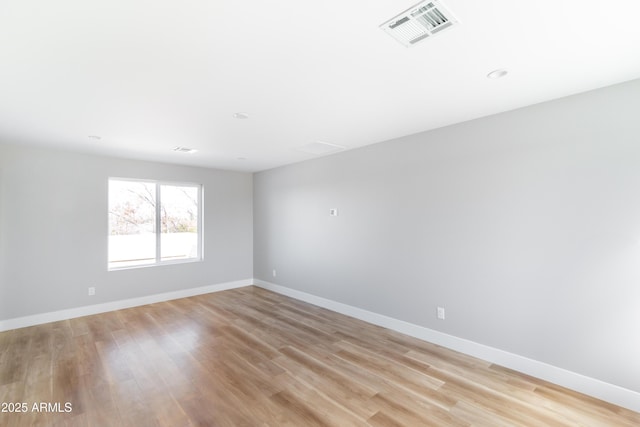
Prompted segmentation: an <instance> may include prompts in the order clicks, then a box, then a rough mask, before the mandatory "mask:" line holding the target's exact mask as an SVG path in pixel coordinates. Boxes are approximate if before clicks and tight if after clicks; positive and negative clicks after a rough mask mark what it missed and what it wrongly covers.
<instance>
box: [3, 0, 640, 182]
mask: <svg viewBox="0 0 640 427" xmlns="http://www.w3.org/2000/svg"><path fill="white" fill-rule="evenodd" d="M415 3H417V0H366V1H365V0H353V1H349V2H345V1H337V0H325V1H323V2H300V1H299V0H298V1H294V0H271V1H269V2H264V1H257V0H249V1H245V2H239V1H233V0H188V1H177V0H57V1H50V0H2V1H1V2H0V142H6V143H18V144H29V145H39V146H49V147H57V148H63V149H70V150H75V151H82V152H91V153H98V154H105V155H114V156H119V157H126V158H136V159H147V160H154V161H163V162H170V163H178V164H189V165H196V166H205V167H213V168H221V169H229V170H238V171H247V172H254V171H259V170H265V169H269V168H273V167H277V166H280V165H284V164H288V163H294V162H298V161H302V160H306V159H310V158H313V157H316V155H313V154H309V153H305V152H302V151H299V150H298V149H299V148H300V147H303V146H305V145H307V144H314V143H316V142H318V141H322V142H327V143H331V144H336V145H340V146H343V147H345V149H353V148H356V147H360V146H364V145H368V144H373V143H376V142H381V141H385V140H389V139H392V138H396V137H400V136H404V135H408V134H413V133H417V132H421V131H425V130H429V129H433V128H437V127H442V126H446V125H449V124H453V123H458V122H462V121H466V120H470V119H474V118H477V117H482V116H486V115H490V114H495V113H498V112H502V111H507V110H511V109H514V108H518V107H522V106H526V105H530V104H534V103H538V102H542V101H546V100H549V99H554V98H559V97H563V96H566V95H570V94H574V93H578V92H583V91H586V90H590V89H594V88H598V87H602V86H607V85H611V84H614V83H618V82H622V81H627V80H631V79H635V78H639V77H640V25H638V23H637V19H638V16H640V2H638V1H636V0H627V1H623V0H610V1H608V2H601V1H591V0H587V1H585V0H556V1H550V0H542V1H537V2H520V1H512V0H485V1H482V2H479V1H476V0H443V1H442V3H443V4H444V5H445V7H447V8H448V9H449V10H450V11H451V12H452V13H453V15H454V16H455V17H456V18H457V20H458V21H459V22H460V24H459V25H457V26H455V27H453V28H451V29H448V30H447V31H444V32H442V33H441V34H439V35H438V36H437V37H432V38H427V39H426V40H425V41H424V42H421V43H419V44H416V45H415V46H413V47H411V48H406V47H404V46H403V45H401V44H400V43H399V42H397V41H396V40H394V39H393V38H391V37H390V36H389V35H388V34H386V33H385V32H383V31H382V30H381V29H380V28H379V25H380V24H382V23H383V22H385V21H387V20H389V19H391V18H392V17H394V16H395V15H397V14H399V13H400V12H403V11H404V10H406V9H408V8H409V7H411V6H413V5H414V4H415ZM499 68H504V69H507V70H508V71H509V74H508V75H507V76H506V77H504V78H501V79H488V78H487V77H486V76H487V74H488V73H489V72H490V71H492V70H495V69H499ZM238 112H246V113H247V114H248V116H249V118H247V119H237V118H234V113H238ZM89 135H94V136H99V137H100V138H99V139H98V138H89ZM176 146H182V147H190V148H195V149H197V150H198V152H197V153H194V154H187V153H178V152H174V151H173V148H174V147H176Z"/></svg>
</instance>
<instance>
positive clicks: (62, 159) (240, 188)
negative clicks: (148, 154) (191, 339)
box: [0, 145, 253, 320]
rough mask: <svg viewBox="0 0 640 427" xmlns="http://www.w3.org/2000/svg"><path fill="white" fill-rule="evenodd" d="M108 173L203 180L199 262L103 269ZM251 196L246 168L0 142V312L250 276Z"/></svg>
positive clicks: (8, 314)
mask: <svg viewBox="0 0 640 427" xmlns="http://www.w3.org/2000/svg"><path fill="white" fill-rule="evenodd" d="M110 176H115V177H131V178H146V179H157V180H170V181H183V182H184V181H186V182H196V183H201V184H203V186H204V204H205V210H204V217H203V220H204V256H205V258H204V261H203V262H198V263H188V264H179V265H167V266H158V267H148V268H138V269H130V270H120V271H107V233H108V223H107V179H108V178H109V177H110ZM251 194H252V178H251V174H246V173H235V172H225V171H218V170H212V169H202V168H192V167H184V166H172V165H166V164H159V163H148V162H141V161H133V160H121V159H114V158H107V157H98V156H90V155H82V154H74V153H67V152H62V151H52V150H45V149H37V148H23V147H20V146H16V145H0V320H3V319H11V318H15V317H20V316H26V315H31V314H39V313H46V312H50V311H55V310H61V309H68V308H76V307H81V306H85V305H89V304H98V303H103V302H109V301H117V300H122V299H128V298H134V297H140V296H147V295H151V294H157V293H163V292H170V291H177V290H181V289H187V288H193V287H199V286H206V285H213V284H217V283H223V282H229V281H235V280H242V279H250V278H251V277H252V269H253V266H252V263H253V259H252V246H253V234H252V227H253V225H252V199H251ZM89 286H95V287H96V295H95V296H93V297H89V296H88V295H87V288H88V287H89Z"/></svg>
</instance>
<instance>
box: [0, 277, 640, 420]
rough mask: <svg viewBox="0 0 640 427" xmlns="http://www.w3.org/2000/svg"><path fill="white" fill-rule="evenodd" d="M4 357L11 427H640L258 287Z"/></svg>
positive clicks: (90, 327)
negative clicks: (21, 407)
mask: <svg viewBox="0 0 640 427" xmlns="http://www.w3.org/2000/svg"><path fill="white" fill-rule="evenodd" d="M0 349H1V353H0V402H5V403H22V402H24V403H26V404H27V407H28V410H27V412H25V413H15V412H13V413H0V425H1V426H32V425H33V426H36V425H37V426H101V427H102V426H120V425H123V426H136V427H142V426H171V427H175V426H234V427H235V426H296V427H302V426H340V427H343V426H366V425H371V426H438V427H442V426H491V427H495V426H607V427H610V426H640V414H638V413H635V412H631V411H628V410H625V409H623V408H620V407H616V406H614V405H611V404H608V403H605V402H602V401H599V400H596V399H593V398H591V397H587V396H584V395H581V394H579V393H576V392H573V391H569V390H566V389H563V388H561V387H558V386H555V385H552V384H549V383H546V382H544V381H541V380H538V379H535V378H532V377H529V376H526V375H522V374H519V373H516V372H513V371H511V370H509V369H506V368H503V367H500V366H496V365H492V364H490V363H487V362H484V361H482V360H478V359H474V358H472V357H469V356H465V355H463V354H460V353H456V352H453V351H450V350H446V349H444V348H442V347H438V346H436V345H432V344H429V343H425V342H423V341H420V340H417V339H414V338H411V337H407V336H405V335H402V334H399V333H396V332H393V331H390V330H386V329H383V328H380V327H377V326H373V325H369V324H367V323H364V322H361V321H359V320H355V319H352V318H349V317H346V316H343V315H340V314H336V313H333V312H330V311H328V310H324V309H322V308H318V307H315V306H312V305H309V304H306V303H303V302H300V301H296V300H293V299H290V298H287V297H284V296H281V295H278V294H274V293H271V292H268V291H265V290H262V289H259V288H255V287H247V288H241V289H235V290H230V291H225V292H219V293H215V294H208V295H202V296H197V297H192V298H185V299H181V300H175V301H170V302H164V303H159V304H152V305H147V306H143V307H136V308H132V309H127V310H120V311H115V312H110V313H105V314H99V315H95V316H87V317H82V318H78V319H72V320H67V321H62V322H55V323H49V324H45V325H40V326H34V327H30V328H23V329H17V330H13V331H7V332H3V333H0ZM40 402H44V403H45V404H47V403H51V405H50V406H49V407H45V408H44V409H45V410H43V411H34V410H33V405H34V404H36V408H38V409H39V408H40V406H38V405H39V404H40ZM67 403H69V404H70V405H71V408H70V409H71V410H70V412H65V409H66V408H65V404H67ZM56 404H58V405H56ZM5 409H10V408H5ZM14 409H15V408H14Z"/></svg>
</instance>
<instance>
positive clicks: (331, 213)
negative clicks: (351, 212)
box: [329, 208, 338, 216]
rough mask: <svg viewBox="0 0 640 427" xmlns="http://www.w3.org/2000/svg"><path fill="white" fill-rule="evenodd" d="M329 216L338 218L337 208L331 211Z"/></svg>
mask: <svg viewBox="0 0 640 427" xmlns="http://www.w3.org/2000/svg"><path fill="white" fill-rule="evenodd" d="M329 215H331V216H338V209H336V208H333V209H329Z"/></svg>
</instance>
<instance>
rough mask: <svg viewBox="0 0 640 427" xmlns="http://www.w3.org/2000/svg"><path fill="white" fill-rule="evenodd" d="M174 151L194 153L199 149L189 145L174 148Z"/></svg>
mask: <svg viewBox="0 0 640 427" xmlns="http://www.w3.org/2000/svg"><path fill="white" fill-rule="evenodd" d="M173 151H175V152H177V153H187V154H193V153H197V152H198V150H196V149H195V148H187V147H176V148H174V149H173Z"/></svg>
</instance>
